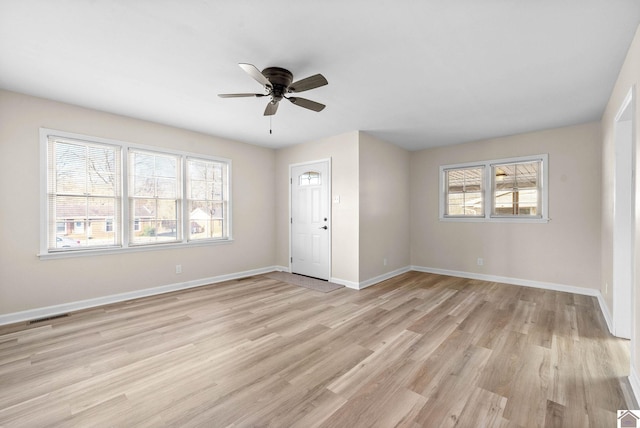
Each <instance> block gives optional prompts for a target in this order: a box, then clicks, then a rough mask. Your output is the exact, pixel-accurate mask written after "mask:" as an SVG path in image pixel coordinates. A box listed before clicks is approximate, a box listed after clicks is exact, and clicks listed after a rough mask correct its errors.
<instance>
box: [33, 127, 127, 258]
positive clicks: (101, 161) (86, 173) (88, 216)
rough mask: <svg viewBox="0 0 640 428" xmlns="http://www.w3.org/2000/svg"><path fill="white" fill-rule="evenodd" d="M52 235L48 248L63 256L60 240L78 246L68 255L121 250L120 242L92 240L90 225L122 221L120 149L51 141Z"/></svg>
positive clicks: (49, 201) (112, 238)
mask: <svg viewBox="0 0 640 428" xmlns="http://www.w3.org/2000/svg"><path fill="white" fill-rule="evenodd" d="M47 152H48V153H47V155H48V156H47V158H48V164H47V194H46V198H47V205H48V213H49V216H48V219H47V222H46V224H47V226H48V229H49V230H50V231H51V232H50V233H48V234H47V238H46V241H47V244H46V247H47V249H49V250H58V249H59V248H58V247H59V245H57V242H58V239H57V238H58V237H63V236H64V237H66V238H68V239H71V240H75V241H76V242H78V245H77V246H73V247H63V250H65V251H67V250H78V249H83V248H85V249H86V248H89V247H108V246H118V245H120V242H121V241H120V237H118V236H116V234H114V233H105V234H102V235H99V236H98V237H97V239H93V238H94V237H93V236H91V234H90V232H92V229H93V228H90V227H85V225H87V226H88V225H89V224H90V223H89V222H90V221H91V222H93V223H100V222H101V219H102V222H103V223H106V218H107V217H111V218H118V213H119V212H120V209H121V203H122V198H121V195H120V189H121V184H120V183H121V182H120V148H119V147H117V146H113V145H106V144H95V143H90V142H81V141H76V140H71V139H65V138H57V137H49V138H48V139H47Z"/></svg>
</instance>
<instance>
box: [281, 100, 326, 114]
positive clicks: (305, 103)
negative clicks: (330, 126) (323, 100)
mask: <svg viewBox="0 0 640 428" xmlns="http://www.w3.org/2000/svg"><path fill="white" fill-rule="evenodd" d="M287 99H288V100H289V101H291V102H292V103H294V104H295V105H297V106H300V107H304V108H308V109H309V110H313V111H322V109H323V108H325V107H326V106H325V105H324V104H320V103H317V102H315V101H311V100H308V99H306V98H297V97H289V98H287Z"/></svg>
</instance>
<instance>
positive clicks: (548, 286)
mask: <svg viewBox="0 0 640 428" xmlns="http://www.w3.org/2000/svg"><path fill="white" fill-rule="evenodd" d="M411 270H415V271H418V272H427V273H435V274H438V275H448V276H457V277H460V278H469V279H479V280H482V281H490V282H501V283H504V284H511V285H520V286H523V287H534V288H542V289H544V290H553V291H563V292H565V293H574V294H582V295H585V296H593V297H597V296H598V295H599V294H600V290H596V289H593V288H584V287H576V286H574V285H565V284H555V283H552V282H541V281H532V280H529V279H520V278H510V277H507V276H495V275H485V274H482V273H474V272H462V271H456V270H448V269H436V268H430V267H424V266H411Z"/></svg>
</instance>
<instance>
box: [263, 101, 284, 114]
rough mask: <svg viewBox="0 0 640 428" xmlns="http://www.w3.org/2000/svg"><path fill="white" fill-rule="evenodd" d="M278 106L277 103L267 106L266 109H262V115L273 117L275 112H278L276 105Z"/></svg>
mask: <svg viewBox="0 0 640 428" xmlns="http://www.w3.org/2000/svg"><path fill="white" fill-rule="evenodd" d="M279 104H280V103H279V102H275V103H269V104H267V108H266V109H264V115H265V116H273V115H274V114H276V112H277V111H278V105H279Z"/></svg>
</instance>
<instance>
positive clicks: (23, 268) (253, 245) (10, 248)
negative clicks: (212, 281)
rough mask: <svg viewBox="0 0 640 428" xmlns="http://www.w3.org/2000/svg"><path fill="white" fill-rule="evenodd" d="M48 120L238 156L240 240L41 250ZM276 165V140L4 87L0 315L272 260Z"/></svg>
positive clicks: (236, 231)
mask: <svg viewBox="0 0 640 428" xmlns="http://www.w3.org/2000/svg"><path fill="white" fill-rule="evenodd" d="M212 120H215V119H212ZM40 127H46V128H52V129H57V130H61V131H67V132H73V133H78V134H86V135H92V136H97V137H103V138H109V139H114V140H121V141H127V142H131V143H136V144H144V145H148V146H158V147H162V148H168V149H179V150H185V151H189V152H193V153H201V154H205V155H215V156H222V157H226V158H230V159H231V160H232V165H233V176H232V198H233V199H232V201H233V237H234V242H233V243H230V244H225V245H217V246H206V247H193V248H188V249H167V250H158V251H148V252H136V253H128V254H112V255H100V256H88V257H82V258H66V259H55V260H40V259H39V258H38V257H37V256H36V254H37V253H38V250H39V227H38V225H39V224H40V217H39V213H40V196H39V194H40V190H39V183H40V181H39V180H40V174H41V171H40V170H39V156H40V151H39V144H40V143H39V128H40ZM274 167H275V153H274V151H273V150H270V149H265V148H260V147H256V146H252V145H249V144H244V143H239V142H234V141H228V140H223V139H220V138H215V137H211V136H206V135H202V134H198V133H194V132H189V131H185V130H181V129H176V128H172V127H168V126H163V125H158V124H154V123H150V122H145V121H141V120H136V119H131V118H126V117H122V116H117V115H111V114H107V113H102V112H98V111H94V110H88V109H83V108H80V107H75V106H71V105H67V104H62V103H57V102H52V101H47V100H43V99H39V98H33V97H29V96H25V95H20V94H16V93H12V92H6V91H0V195H2V202H1V203H0V220H1V221H2V227H0V315H1V314H7V313H14V312H19V311H24V310H29V309H34V308H42V307H47V306H52V305H57V304H63V303H70V302H76V301H80V300H85V299H92V298H98V297H103V296H109V295H114V294H119V293H127V292H133V291H136V290H141V289H147V288H153V287H158V286H162V285H168V284H175V283H181V282H186V281H194V280H199V279H203V278H211V277H214V276H219V275H224V274H230V273H237V272H244V271H247V270H252V269H259V268H265V267H268V266H273V264H274V262H275V258H274V256H273V254H274V250H275V232H274V230H273V227H272V225H273V224H274V223H275V219H274V211H275V210H274V200H275V192H274V189H273V182H274V176H275V170H274ZM256 213H260V215H259V216H257V215H256ZM265 225H266V227H265ZM257 243H259V244H257ZM176 264H181V265H182V269H183V273H182V274H180V275H176V274H175V265H176Z"/></svg>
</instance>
